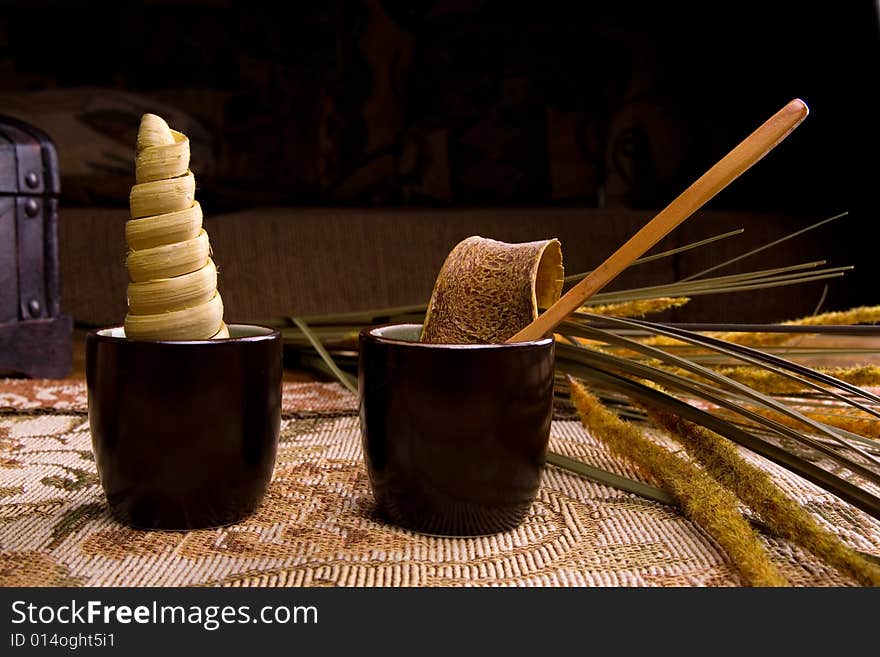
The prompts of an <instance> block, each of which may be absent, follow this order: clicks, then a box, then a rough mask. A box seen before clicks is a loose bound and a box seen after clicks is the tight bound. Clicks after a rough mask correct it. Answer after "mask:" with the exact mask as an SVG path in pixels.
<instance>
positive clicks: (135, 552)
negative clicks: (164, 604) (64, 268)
mask: <svg viewBox="0 0 880 657" xmlns="http://www.w3.org/2000/svg"><path fill="white" fill-rule="evenodd" d="M283 417H284V419H283V421H282V429H281V442H280V445H279V452H278V461H277V464H276V468H275V475H274V478H273V481H272V484H271V486H270V488H269V492H268V494H267V497H266V499H265V501H264V503H263V505H262V506H261V507H260V509H259V510H258V512H257V513H256V514H255V515H254V516H253V517H251V518H249V519H248V520H246V521H244V522H242V523H240V524H238V525H234V526H231V527H225V528H221V529H212V530H203V531H192V532H146V531H137V530H133V529H129V528H127V527H125V526H123V525H121V524H119V523H118V522H116V521H114V520H113V518H112V517H111V516H110V515H109V513H108V511H107V507H106V505H105V501H104V497H103V493H102V490H101V487H100V484H99V482H98V477H97V474H96V471H95V463H94V460H93V457H92V452H91V441H90V437H89V427H88V418H87V415H86V397H85V387H84V385H83V384H81V383H63V384H59V383H58V382H47V381H28V380H7V381H0V585H5V586H124V585H125V586H182V585H208V586H213V585H221V586H299V585H303V586H324V585H341V586H458V585H526V586H527V585H545V586H571V585H576V586H577V585H605V586H617V585H623V586H677V585H681V586H687V585H712V586H714V585H739V584H740V580H739V578H738V576H737V574H736V572H735V571H734V570H733V569H732V568H731V566H730V564H729V562H728V560H727V557H726V555H725V554H724V552H723V551H722V550H720V549H719V547H718V546H717V544H716V543H715V542H714V541H713V540H712V539H711V538H709V537H708V536H707V535H706V534H705V533H704V532H703V531H702V530H701V529H700V528H698V527H696V526H695V525H693V524H692V523H691V522H689V521H688V520H686V519H684V518H683V517H682V516H681V515H680V514H679V513H678V512H677V511H676V510H674V509H673V508H671V507H667V506H663V505H661V504H657V503H654V502H650V501H646V500H643V499H641V498H639V497H637V496H634V495H629V494H626V493H622V492H620V491H618V490H616V489H614V488H609V487H607V486H603V485H600V484H595V483H592V482H589V481H586V480H584V479H582V478H580V477H578V476H576V475H572V474H569V473H567V472H565V471H562V470H559V469H556V468H553V467H548V468H547V470H546V471H545V475H544V480H543V485H542V487H541V490H540V493H539V496H538V499H537V501H536V503H535V504H534V505H533V507H532V509H531V512H530V514H529V515H528V517H527V518H526V521H525V522H524V523H523V524H522V525H521V526H520V527H519V528H517V529H515V530H512V531H508V532H505V533H502V534H498V535H495V536H488V537H480V538H436V537H429V536H423V535H419V534H414V533H411V532H408V531H404V530H400V529H397V528H395V527H391V526H388V525H387V524H384V523H383V522H382V521H381V520H379V519H378V518H377V517H376V515H375V511H374V506H373V500H372V496H371V494H370V490H369V483H368V480H367V476H366V472H365V470H364V466H363V462H362V455H361V448H360V437H359V433H358V418H357V412H356V400H355V399H354V398H353V397H352V396H351V395H349V394H348V393H346V392H344V391H343V390H342V388H340V387H338V386H336V385H335V384H312V383H309V384H285V388H284V416H283ZM551 448H552V449H554V450H555V451H558V452H561V453H563V454H568V455H570V456H574V457H577V458H582V459H586V460H588V461H589V462H590V463H593V464H594V465H597V466H599V467H603V468H605V469H607V470H611V471H614V472H618V473H621V474H625V475H627V476H629V477H633V478H637V477H638V474H637V473H636V472H635V471H634V470H633V469H632V468H631V467H630V466H629V465H627V464H626V463H624V462H622V461H620V460H618V459H616V458H614V457H612V456H611V455H609V453H608V451H607V450H606V449H605V448H604V446H603V445H602V444H601V443H600V442H599V441H598V440H596V439H594V438H592V437H591V436H589V435H588V434H587V433H586V432H585V431H584V429H583V428H582V427H581V426H580V424H579V423H578V422H577V421H575V420H574V419H570V418H569V419H564V418H560V419H558V420H556V421H554V423H553V428H552V438H551ZM765 465H766V467H767V468H768V469H770V470H772V472H773V475H774V476H775V477H776V479H777V481H779V482H781V483H782V484H783V485H784V486H785V487H786V488H787V490H788V491H789V492H790V493H791V494H792V495H794V496H795V497H796V498H797V499H798V500H799V501H800V502H801V503H802V504H803V506H804V507H806V508H807V509H809V510H810V511H812V512H813V513H814V514H815V515H816V517H817V518H818V519H819V520H820V522H822V523H823V524H824V525H825V526H827V527H829V528H832V529H833V530H834V531H836V532H837V533H838V534H839V535H840V536H841V537H842V538H843V540H844V541H846V542H847V543H848V544H849V545H851V546H852V547H854V548H857V549H860V550H863V551H866V552H870V553H873V554H880V523H878V522H877V521H875V520H873V519H871V518H870V517H868V516H867V515H865V514H864V513H862V512H860V511H858V510H856V509H853V508H852V507H850V506H848V505H846V504H845V503H843V502H840V501H839V500H837V499H836V498H834V497H833V496H831V495H828V494H826V493H824V492H822V491H821V490H819V489H817V488H816V487H814V486H812V485H811V484H809V483H807V482H804V481H802V480H800V479H798V478H797V477H794V476H792V475H790V474H788V473H787V472H786V471H784V470H782V469H780V468H777V467H775V466H773V465H769V464H765ZM764 540H765V541H766V544H767V545H768V547H769V549H770V551H771V553H772V554H773V556H774V559H775V560H776V561H777V562H778V564H779V566H780V568H781V569H782V571H783V573H784V574H785V576H786V577H787V578H788V579H789V581H791V582H792V583H794V584H798V585H848V584H852V582H850V581H848V580H847V579H845V578H843V577H842V576H840V575H839V574H838V573H837V572H836V571H835V570H833V569H831V568H829V567H828V566H825V565H824V564H823V563H822V562H820V561H818V560H816V559H815V558H813V557H812V556H810V555H808V554H806V553H804V552H803V551H801V550H800V549H798V548H797V547H795V546H793V545H792V544H790V543H788V542H786V541H782V540H778V539H774V538H765V539H764Z"/></svg>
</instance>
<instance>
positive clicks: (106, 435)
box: [86, 324, 282, 529]
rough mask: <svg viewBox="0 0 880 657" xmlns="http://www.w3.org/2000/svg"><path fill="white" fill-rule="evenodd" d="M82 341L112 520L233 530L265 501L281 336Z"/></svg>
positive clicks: (105, 333) (115, 335)
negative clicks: (223, 527)
mask: <svg viewBox="0 0 880 657" xmlns="http://www.w3.org/2000/svg"><path fill="white" fill-rule="evenodd" d="M229 330H230V334H231V337H230V338H227V339H222V340H191V341H174V342H170V341H169V342H165V341H161V340H134V339H129V338H126V337H124V332H123V330H122V327H114V328H109V329H103V330H100V331H93V332H91V333H90V334H89V335H88V336H87V338H86V378H87V383H88V393H89V425H90V428H91V433H92V446H93V448H94V452H95V460H96V462H97V467H98V474H99V476H100V479H101V485H102V486H103V488H104V492H105V493H106V495H107V501H108V503H109V505H110V509H111V511H112V512H113V514H114V515H115V516H116V517H117V518H119V519H120V520H122V521H123V522H125V523H126V524H129V525H132V526H134V527H139V528H144V529H199V528H206V527H216V526H220V525H227V524H230V523H234V522H238V521H240V520H242V519H244V518H245V517H247V516H248V515H250V514H251V513H253V511H254V510H255V509H256V508H257V506H258V505H259V504H260V502H261V501H262V499H263V495H264V494H265V492H266V488H267V486H268V485H269V480H270V478H271V476H272V469H273V466H274V464H275V454H276V450H277V447H278V434H279V430H280V425H281V374H282V358H281V335H280V334H279V333H278V331H273V330H271V329H267V328H263V327H259V326H247V325H235V324H233V325H230V327H229Z"/></svg>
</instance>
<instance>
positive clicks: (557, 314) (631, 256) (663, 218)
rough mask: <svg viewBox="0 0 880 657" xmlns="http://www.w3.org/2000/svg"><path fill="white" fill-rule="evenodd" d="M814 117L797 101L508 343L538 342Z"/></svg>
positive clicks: (691, 187)
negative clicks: (807, 119)
mask: <svg viewBox="0 0 880 657" xmlns="http://www.w3.org/2000/svg"><path fill="white" fill-rule="evenodd" d="M809 113H810V110H809V108H808V107H807V105H806V103H804V101H802V100H800V99H799V98H795V99H794V100H793V101H791V102H790V103H788V104H787V105H786V106H785V107H783V108H782V109H781V110H779V111H778V112H776V114H774V115H773V116H771V117H770V118H769V119H768V120H767V122H766V123H764V125H762V126H761V127H760V128H758V129H757V130H755V131H754V132H753V133H752V134H750V135H749V136H748V137H746V139H745V140H743V141H742V142H741V143H740V144H739V145H738V146H736V148H734V149H733V150H732V151H730V152H729V153H728V154H727V155H725V156H724V157H723V158H721V159H720V160H719V161H718V162H717V163H716V164H715V166H713V167H712V168H711V169H709V170H708V171H707V172H706V173H704V174H703V175H702V176H700V178H699V179H698V180H697V181H696V182H694V183H693V184H692V185H691V186H690V187H688V188H687V189H686V190H684V191H683V192H682V193H681V195H680V196H679V197H678V198H676V199H675V200H674V201H672V203H670V204H669V205H668V206H666V208H664V209H663V210H662V211H661V212H660V214H658V215H657V216H656V217H654V218H653V219H651V221H649V222H648V223H647V224H645V226H643V227H642V229H641V230H640V231H639V232H637V233H636V234H635V235H633V236H632V237H631V238H629V240H628V241H627V242H626V243H625V244H624V245H623V246H621V247H620V248H619V249H617V251H615V252H614V253H613V254H611V256H610V257H609V258H608V259H607V260H606V261H605V262H603V263H602V264H601V265H599V266H598V267H597V268H596V269H594V270H593V271H592V272H591V273H590V275H589V276H587V277H586V278H585V279H583V280H582V281H581V282H580V283H578V284H577V285H575V286H574V287H573V288H571V289H570V290H569V291H568V292H566V293H565V295H564V296H562V297H561V298H560V299H559V300H558V301H557V302H556V303H554V304H553V305H552V306H550V307H549V308H548V309H547V310H546V311H544V313H543V314H541V315H540V316H539V317H538V318H537V319H536V320H535V321H533V322H532V323H531V324H529V325H528V326H526V327H525V328H524V329H522V330H521V331H520V332H519V333H517V334H516V335H514V336H513V337H512V338H510V339H509V340H508V342H525V341H527V340H538V339H540V338H542V337H543V336H545V335H547V334H548V333H550V332H551V331H553V329H555V328H556V326H557V325H558V324H559V323H560V322H562V321H563V320H565V318H566V317H568V316H569V315H570V314H571V313H573V312H574V311H575V310H577V309H578V308H579V307H580V306H581V305H583V303H584V301H586V300H587V299H589V298H590V297H591V296H593V295H594V294H596V292H598V291H599V290H601V289H602V288H603V287H605V286H606V285H608V283H610V282H611V281H612V280H614V278H615V277H616V276H617V275H618V274H620V272H622V271H623V270H624V269H626V268H627V267H629V266H630V265H631V264H632V263H633V261H634V260H636V259H637V258H639V257H640V256H642V254H644V253H645V251H647V250H648V249H650V248H651V247H652V246H654V245H655V244H656V243H657V242H659V241H660V240H661V239H663V238H664V237H665V236H666V235H667V234H668V233H669V232H670V231H672V229H674V228H675V227H676V226H678V225H679V224H680V223H681V222H683V221H684V220H685V219H687V218H688V217H690V216H691V215H692V214H693V213H694V212H696V211H697V210H699V209H700V208H701V207H702V206H703V205H704V204H705V203H706V202H707V201H709V199H711V198H712V197H713V196H715V195H716V194H717V193H718V192H720V191H721V190H722V189H724V188H725V187H727V186H728V185H729V184H730V183H732V182H733V181H734V180H736V179H737V178H738V177H739V176H740V175H741V174H742V173H743V172H745V171H746V170H748V169H749V168H750V167H751V166H752V165H753V164H755V162H757V161H758V160H760V159H761V158H762V157H764V156H765V155H766V154H767V153H769V152H770V151H771V150H773V148H774V147H775V146H776V145H777V144H779V143H780V142H781V141H782V140H783V139H785V138H786V137H787V136H788V135H789V134H790V133H791V131H792V130H794V129H795V128H796V127H798V125H800V123H801V121H803V120H804V119H805V118H807V114H809Z"/></svg>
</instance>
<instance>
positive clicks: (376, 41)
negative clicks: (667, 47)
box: [0, 0, 699, 211]
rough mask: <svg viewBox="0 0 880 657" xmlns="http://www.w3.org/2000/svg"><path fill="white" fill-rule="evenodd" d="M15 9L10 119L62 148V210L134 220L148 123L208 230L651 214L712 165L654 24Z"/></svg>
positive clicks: (149, 7) (397, 5)
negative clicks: (407, 214) (294, 210)
mask: <svg viewBox="0 0 880 657" xmlns="http://www.w3.org/2000/svg"><path fill="white" fill-rule="evenodd" d="M4 5H5V11H4V12H3V16H2V18H0V114H12V115H15V116H18V117H20V118H22V119H24V120H27V121H29V122H31V123H33V124H35V125H37V126H38V127H41V128H43V129H44V130H46V131H47V132H48V133H49V134H50V135H51V136H52V137H53V138H54V139H55V141H56V142H57V144H58V149H59V154H60V157H61V159H62V174H63V176H64V180H63V181H62V189H63V193H64V195H65V198H64V201H65V202H67V203H68V204H78V205H93V204H106V205H114V204H115V205H122V204H125V202H126V201H127V195H128V189H129V187H130V184H131V178H132V175H133V163H132V157H131V155H132V154H131V149H132V145H133V143H134V134H135V131H136V127H137V122H138V120H139V117H140V115H141V114H142V113H143V112H145V111H153V112H157V113H160V114H162V115H163V116H166V117H167V118H168V119H169V120H170V121H171V123H172V124H173V125H174V127H177V128H180V129H181V130H183V131H184V132H187V133H188V134H189V135H190V137H191V138H192V140H193V149H194V156H193V163H194V167H196V168H197V169H198V170H197V173H198V176H199V183H200V186H201V190H200V198H201V199H202V202H203V204H205V205H206V206H210V207H211V208H212V209H214V210H215V211H216V210H229V209H235V208H240V207H247V206H253V205H258V204H289V203H296V204H310V203H311V204H352V205H370V206H372V205H472V204H487V203H488V204H493V205H532V204H541V205H547V204H551V205H552V204H561V205H588V206H594V205H603V206H611V207H613V206H626V207H636V208H638V207H653V206H656V205H657V203H658V200H663V199H665V198H667V197H668V195H669V193H670V192H672V191H675V190H676V189H678V187H680V186H681V182H682V181H683V180H685V179H686V178H687V175H688V174H689V171H688V161H689V158H693V155H694V153H695V152H696V149H695V146H694V144H698V145H699V140H698V138H697V136H695V130H694V128H693V126H692V128H691V132H690V133H689V132H688V130H687V129H686V126H688V125H689V123H688V121H687V117H686V116H685V114H684V112H683V110H682V107H681V101H680V100H677V99H676V97H675V96H674V95H670V94H669V93H668V89H667V88H666V87H664V85H663V75H662V71H661V70H660V68H658V67H659V64H658V62H662V61H663V55H662V53H659V52H658V51H657V48H658V43H657V38H656V35H653V36H652V35H651V34H650V32H649V31H648V29H647V28H648V25H649V24H650V17H649V16H648V17H645V18H643V19H642V20H641V21H636V22H635V23H633V22H632V21H629V22H627V23H626V25H625V26H624V25H623V24H621V22H620V20H619V19H618V18H615V16H614V15H613V14H609V15H605V14H603V13H601V12H600V11H599V10H598V9H595V10H591V9H590V8H589V7H586V8H585V7H583V6H577V5H568V4H566V3H544V4H542V6H541V11H540V12H536V11H535V9H534V6H533V5H531V4H529V3H509V2H491V1H481V0H438V1H426V0H421V1H414V2H404V1H398V0H346V1H342V2H327V3H318V2H304V3H287V4H286V5H284V6H283V7H282V8H281V9H278V8H271V7H266V6H255V5H254V3H245V2H236V1H232V0H214V1H211V0H177V1H175V0H152V1H148V2H144V3H102V2H71V3H47V2H43V1H36V2H24V1H22V2H11V3H4ZM575 6H577V7H578V9H577V11H578V15H574V14H572V11H573V7H575ZM84 12H86V13H87V14H88V15H89V18H90V20H89V22H88V24H87V25H86V24H82V23H81V22H80V25H81V26H82V27H81V29H78V30H70V29H69V25H70V23H71V22H72V21H74V20H76V18H77V17H79V18H82V15H83V13H84ZM590 12H593V13H590ZM585 13H586V14H587V15H585ZM35 25H39V30H40V36H39V39H36V38H35V33H34V26H35ZM643 28H644V29H643ZM83 30H85V32H83ZM47 42H49V43H52V44H53V47H52V48H51V49H47V48H45V47H42V46H41V44H43V43H47ZM59 53H62V55H61V56H59ZM691 125H692V124H691Z"/></svg>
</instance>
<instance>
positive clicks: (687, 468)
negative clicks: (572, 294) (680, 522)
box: [570, 379, 788, 586]
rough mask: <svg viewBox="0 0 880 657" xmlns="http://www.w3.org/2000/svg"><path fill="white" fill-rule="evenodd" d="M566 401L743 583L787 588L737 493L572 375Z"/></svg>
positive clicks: (593, 431)
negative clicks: (669, 499)
mask: <svg viewBox="0 0 880 657" xmlns="http://www.w3.org/2000/svg"><path fill="white" fill-rule="evenodd" d="M570 384H571V399H572V401H573V402H574V404H575V407H576V408H577V411H578V414H579V415H580V417H581V421H582V422H583V424H584V426H585V427H586V428H587V429H588V430H589V431H590V432H591V433H592V434H593V435H594V436H596V437H598V438H600V439H601V440H602V441H604V442H605V443H606V444H607V445H608V446H609V447H610V448H611V450H612V451H613V452H615V453H616V454H618V455H619V456H622V457H624V458H626V459H629V460H630V461H632V462H634V463H636V464H637V465H638V466H639V467H640V468H642V469H643V470H644V471H645V472H647V473H648V474H650V475H651V476H653V477H654V478H656V479H657V480H659V481H660V482H661V483H662V484H663V487H664V488H665V489H666V490H667V491H669V492H670V493H671V494H672V496H673V497H674V498H675V499H676V500H678V502H679V504H681V507H682V509H683V511H684V513H685V515H687V517H688V518H690V519H691V520H693V521H694V522H695V523H697V524H698V525H700V526H701V527H702V528H703V529H705V530H706V531H707V532H708V533H709V534H710V535H711V536H712V537H713V538H714V539H715V540H716V541H718V543H719V544H720V545H721V547H722V548H724V550H725V551H726V552H727V554H728V556H729V557H730V559H731V561H732V562H733V563H734V565H735V566H736V567H737V569H738V570H739V572H740V573H741V575H742V577H743V579H744V580H745V582H746V583H748V584H750V585H752V586H787V585H788V582H787V581H786V579H785V578H784V577H783V576H782V575H781V574H780V573H779V571H778V570H777V568H776V566H775V565H774V564H773V563H772V562H771V560H770V557H769V555H768V554H767V551H766V550H765V549H764V546H763V545H762V544H761V541H760V539H759V538H758V535H757V534H756V533H755V531H754V530H753V529H752V528H751V526H750V525H749V523H748V522H746V520H745V518H743V516H742V514H741V513H740V511H739V508H738V507H739V502H738V500H737V498H736V496H735V495H734V494H733V493H731V492H730V491H729V490H727V489H726V488H724V487H723V486H721V485H720V484H719V483H718V482H717V481H716V480H715V479H713V478H712V477H711V476H709V475H708V474H707V473H706V472H704V471H703V470H700V469H699V468H697V467H696V466H695V465H693V464H692V463H689V462H687V461H685V460H684V459H681V458H679V457H677V456H675V455H674V454H672V453H670V452H668V451H667V450H666V449H664V448H662V447H660V446H659V445H657V444H655V443H653V442H651V441H650V440H648V439H647V438H645V437H644V436H642V434H641V432H640V431H639V430H638V429H637V428H636V427H634V426H633V425H631V424H627V423H626V422H624V421H622V420H621V419H620V418H618V417H617V416H616V415H615V414H614V413H612V412H611V411H609V410H608V409H607V408H605V407H604V406H603V405H602V403H601V402H600V401H599V400H598V399H597V398H596V397H595V396H594V395H592V394H591V393H590V392H588V391H587V390H586V388H584V387H583V386H582V385H581V384H579V383H578V382H577V381H574V380H573V379H571V380H570Z"/></svg>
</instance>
